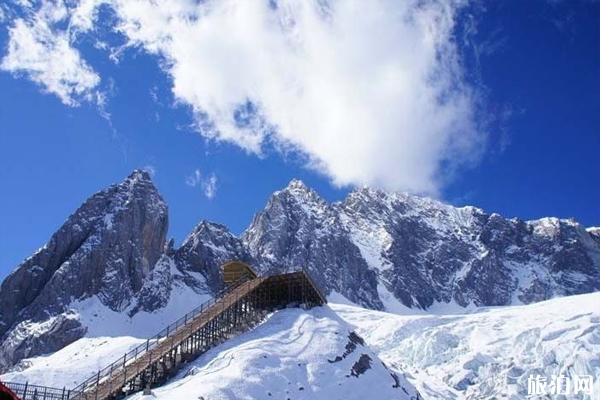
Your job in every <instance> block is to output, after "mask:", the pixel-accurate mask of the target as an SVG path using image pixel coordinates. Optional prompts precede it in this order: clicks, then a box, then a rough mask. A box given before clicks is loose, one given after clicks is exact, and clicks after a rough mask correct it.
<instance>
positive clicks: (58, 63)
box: [0, 2, 102, 106]
mask: <svg viewBox="0 0 600 400" xmlns="http://www.w3.org/2000/svg"><path fill="white" fill-rule="evenodd" d="M68 17H69V13H68V9H67V8H66V7H65V6H64V5H63V4H62V3H61V2H58V3H53V2H47V3H43V5H42V6H41V7H40V9H39V10H38V11H37V12H36V13H34V14H32V15H31V16H29V17H28V18H17V19H15V20H14V22H13V24H12V26H11V27H10V28H9V31H8V33H9V40H8V50H7V53H6V55H5V56H4V57H3V59H2V62H1V63H0V68H1V69H3V70H5V71H9V72H12V73H14V74H18V75H24V76H26V77H28V78H29V79H30V80H32V81H33V82H35V83H37V84H39V85H40V86H41V87H42V88H43V89H44V90H45V91H47V92H49V93H53V94H55V95H56V96H58V97H59V98H60V100H61V101H62V102H63V103H64V104H66V105H69V106H75V105H78V104H79V102H80V101H81V100H87V101H101V100H102V99H101V98H100V97H99V96H100V94H99V92H96V91H94V89H95V88H96V87H97V86H98V84H99V83H100V77H99V76H98V74H97V73H96V72H95V71H94V70H93V69H92V68H91V67H90V66H89V65H88V64H87V63H86V62H85V61H84V60H83V59H82V57H81V55H80V54H79V52H78V51H77V50H76V49H75V48H74V47H73V46H72V41H73V36H72V35H71V34H70V32H69V31H68V30H64V29H59V28H55V27H54V25H56V24H60V23H61V22H63V21H64V20H65V19H67V18H68Z"/></svg>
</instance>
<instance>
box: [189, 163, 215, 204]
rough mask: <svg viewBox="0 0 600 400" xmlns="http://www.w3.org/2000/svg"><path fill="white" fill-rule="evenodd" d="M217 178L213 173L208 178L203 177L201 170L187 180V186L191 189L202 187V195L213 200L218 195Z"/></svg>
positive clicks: (197, 170)
mask: <svg viewBox="0 0 600 400" xmlns="http://www.w3.org/2000/svg"><path fill="white" fill-rule="evenodd" d="M217 181H218V180H217V176H216V175H215V174H214V173H211V174H210V175H208V176H207V177H203V176H202V173H201V172H200V170H199V169H196V170H194V172H193V173H192V174H191V175H189V176H188V177H186V178H185V184H186V185H188V186H190V187H196V186H200V187H201V188H202V193H203V194H204V196H206V198H208V199H211V200H212V199H213V198H214V197H215V196H216V195H217Z"/></svg>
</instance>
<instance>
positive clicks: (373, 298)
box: [0, 171, 600, 370]
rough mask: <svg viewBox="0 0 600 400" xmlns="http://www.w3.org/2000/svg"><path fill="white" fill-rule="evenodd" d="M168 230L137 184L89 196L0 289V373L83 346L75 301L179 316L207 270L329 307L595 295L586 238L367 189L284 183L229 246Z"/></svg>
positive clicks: (596, 268) (567, 228)
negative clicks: (321, 299)
mask: <svg viewBox="0 0 600 400" xmlns="http://www.w3.org/2000/svg"><path fill="white" fill-rule="evenodd" d="M167 225H168V217H167V206H166V204H165V203H164V201H163V200H162V198H161V197H160V195H159V194H158V191H157V190H156V188H155V187H154V185H153V184H152V182H151V180H150V177H149V176H148V174H146V173H145V172H142V171H135V172H134V173H133V174H132V175H131V176H129V177H128V178H127V179H126V180H125V181H123V182H122V183H120V184H118V185H114V186H111V187H109V188H108V189H106V190H103V191H101V192H99V193H97V194H95V195H93V196H92V197H90V199H88V200H87V201H86V202H85V203H84V204H83V205H82V206H81V207H80V208H79V209H78V210H77V211H76V212H75V213H74V214H73V215H72V216H70V217H69V218H68V219H67V221H66V222H65V223H64V225H63V226H62V227H61V228H60V229H59V230H58V231H57V232H56V233H55V234H54V235H53V236H52V237H51V238H50V240H49V242H48V243H47V244H46V245H45V246H44V247H43V248H41V249H40V250H39V251H37V252H36V253H35V254H34V255H33V256H32V257H30V258H28V259H27V260H25V261H24V262H23V263H22V264H21V265H20V266H18V267H17V269H15V271H14V272H13V273H12V274H10V275H9V276H8V277H7V278H6V279H5V280H4V282H3V283H2V285H1V286H0V342H1V343H0V344H1V346H0V370H2V369H6V368H7V367H9V366H11V365H14V364H15V363H16V362H18V361H19V360H20V359H23V358H25V357H31V356H34V355H38V354H42V353H47V352H51V351H55V350H57V349H59V348H61V347H63V346H65V345H67V344H69V343H71V342H72V341H74V340H77V339H78V338H80V337H82V336H83V335H85V334H86V332H87V331H86V330H87V329H88V327H87V326H84V325H83V324H82V323H81V321H79V320H78V318H77V315H74V314H72V313H71V311H70V310H71V309H72V308H71V306H72V304H74V303H76V302H78V301H80V300H85V299H88V298H90V297H97V298H98V299H99V301H100V303H101V304H102V306H103V307H106V308H108V309H110V310H112V311H115V312H121V313H123V314H126V315H127V316H129V317H133V316H135V315H136V314H137V313H140V312H147V313H154V312H158V311H160V310H163V309H165V310H166V309H169V310H170V309H171V308H169V307H167V306H168V305H169V304H170V303H169V302H170V301H171V300H173V298H174V297H175V296H190V297H189V299H188V298H187V297H185V299H179V300H182V301H180V303H184V304H187V303H189V309H191V308H193V306H194V305H197V303H196V301H199V297H196V294H199V295H206V294H207V293H212V294H215V293H216V292H217V291H218V290H219V289H220V288H221V286H222V281H221V276H220V270H219V266H220V265H222V264H223V263H225V262H227V261H230V260H243V261H246V262H248V263H250V264H251V265H253V266H254V267H255V268H256V269H257V270H258V271H259V272H260V273H262V274H268V273H274V272H284V271H289V270H293V269H297V268H305V269H307V270H308V271H309V272H310V274H311V276H312V277H313V278H314V280H315V281H316V282H317V284H318V285H319V286H320V287H321V289H322V290H323V291H324V292H325V293H326V294H327V295H329V296H330V297H331V298H332V299H334V300H335V299H336V296H337V295H341V296H344V297H345V298H347V299H348V300H350V301H353V302H355V303H357V304H360V305H362V306H365V307H368V308H373V309H388V310H391V311H393V310H394V309H395V308H397V307H398V306H401V305H404V306H407V307H418V308H423V309H426V308H428V307H430V306H432V305H434V304H436V303H449V302H455V303H457V304H459V305H461V306H467V305H469V304H473V305H485V306H492V305H506V304H514V303H519V302H522V303H531V302H536V301H541V300H545V299H548V298H551V297H554V296H561V295H571V294H577V293H585V292H591V291H598V290H600V229H599V228H588V229H585V228H584V227H582V226H581V225H580V224H578V223H577V222H575V221H572V220H559V219H556V218H544V219H540V220H536V221H521V220H518V219H506V218H504V217H502V216H500V215H498V214H488V213H485V212H484V211H482V210H480V209H478V208H475V207H461V208H457V207H453V206H450V205H447V204H444V203H441V202H439V201H435V200H431V199H428V198H422V197H418V196H412V195H407V194H401V193H387V192H383V191H378V190H372V189H368V188H363V189H359V190H356V191H354V192H352V193H350V194H349V195H348V196H347V198H346V199H345V200H344V201H342V202H337V203H327V202H326V201H324V200H323V199H322V198H321V197H319V195H318V194H317V193H316V192H314V191H313V190H311V189H310V188H308V187H306V186H305V185H304V184H303V183H302V182H300V181H297V180H294V181H292V182H290V184H289V185H288V187H286V188H284V189H283V190H281V191H278V192H275V193H274V194H273V195H272V197H271V198H270V200H269V202H268V204H267V205H266V207H265V208H264V210H262V211H261V212H259V213H258V214H256V216H255V218H254V220H253V221H252V223H251V225H250V227H249V228H248V229H247V230H246V231H245V232H244V233H243V234H242V235H241V237H236V236H235V235H233V234H232V233H231V232H229V230H228V229H227V228H226V227H225V226H223V225H219V224H215V223H211V222H206V221H202V222H200V223H199V224H198V225H197V226H196V228H195V229H194V230H193V232H192V233H190V235H189V236H188V237H187V238H186V239H185V241H184V242H183V243H182V245H181V246H180V247H179V248H176V247H175V246H174V243H173V241H172V240H171V241H169V242H168V243H167V242H165V237H166V233H167ZM190 289H191V290H190ZM182 293H187V294H185V295H182ZM189 309H188V310H186V311H189ZM173 317H174V318H176V317H179V315H173Z"/></svg>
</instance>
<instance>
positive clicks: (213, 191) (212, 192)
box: [202, 174, 217, 199]
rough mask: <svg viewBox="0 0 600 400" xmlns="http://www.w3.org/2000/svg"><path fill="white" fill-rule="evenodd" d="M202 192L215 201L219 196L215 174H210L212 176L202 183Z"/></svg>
mask: <svg viewBox="0 0 600 400" xmlns="http://www.w3.org/2000/svg"><path fill="white" fill-rule="evenodd" d="M202 190H203V192H204V195H205V196H206V197H207V198H208V199H214V197H215V196H216V195H217V177H216V175H215V174H210V176H209V177H208V178H207V179H206V180H204V182H202Z"/></svg>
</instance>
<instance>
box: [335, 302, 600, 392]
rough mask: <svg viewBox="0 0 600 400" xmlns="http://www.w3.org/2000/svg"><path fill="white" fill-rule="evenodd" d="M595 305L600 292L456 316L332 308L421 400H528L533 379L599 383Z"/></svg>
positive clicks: (599, 324)
mask: <svg viewBox="0 0 600 400" xmlns="http://www.w3.org/2000/svg"><path fill="white" fill-rule="evenodd" d="M598 304H600V293H592V294H584V295H577V296H570V297H564V298H558V299H553V300H549V301H544V302H540V303H536V304H530V305H521V306H506V307H496V308H482V309H478V310H475V312H473V313H470V314H453V315H435V314H418V315H393V314H388V313H383V312H378V311H372V310H367V309H363V308H358V307H352V306H347V305H336V304H332V305H331V307H332V309H333V310H335V311H336V312H337V313H338V315H340V317H342V318H343V319H344V320H346V321H347V322H348V323H350V324H351V325H352V326H354V327H355V329H356V331H357V332H358V334H360V335H361V336H362V337H363V338H364V339H365V342H366V343H367V344H368V345H369V346H371V348H372V349H373V350H374V351H375V352H376V353H377V354H378V355H379V356H380V357H381V359H382V360H383V361H384V362H385V363H386V364H387V365H388V366H390V368H392V369H397V370H399V371H403V372H405V373H406V377H407V379H408V380H409V381H410V382H411V383H413V384H414V385H415V386H416V387H417V389H418V390H419V391H420V392H421V393H422V394H423V396H424V397H425V398H444V399H446V398H447V399H452V398H453V399H481V400H485V399H489V400H491V399H498V398H510V399H514V400H520V399H522V400H525V399H526V398H527V378H528V377H529V376H530V375H535V374H540V375H541V376H544V377H547V378H548V379H551V377H552V376H553V375H555V376H558V375H560V374H565V375H566V376H569V377H572V376H573V375H579V376H583V375H591V376H594V377H598V376H600V356H599V354H600V308H599V307H598ZM594 390H595V393H600V382H599V381H598V379H597V378H596V387H595V388H594ZM569 398H571V397H569ZM572 398H583V397H577V396H573V397H572Z"/></svg>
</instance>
